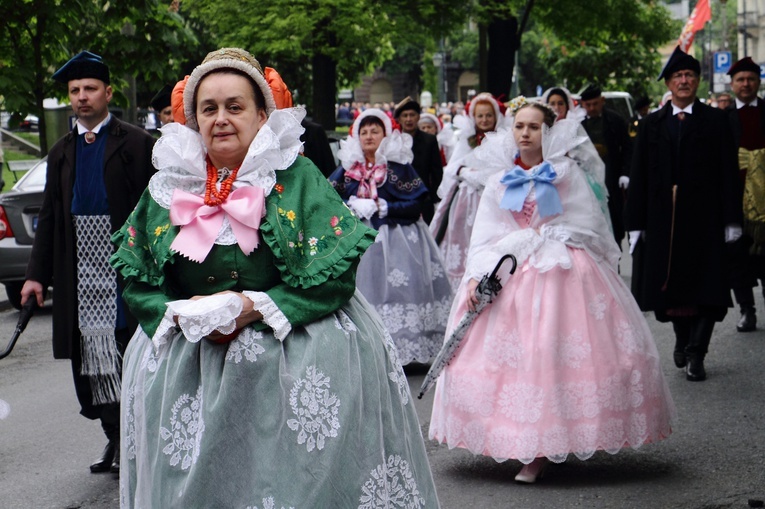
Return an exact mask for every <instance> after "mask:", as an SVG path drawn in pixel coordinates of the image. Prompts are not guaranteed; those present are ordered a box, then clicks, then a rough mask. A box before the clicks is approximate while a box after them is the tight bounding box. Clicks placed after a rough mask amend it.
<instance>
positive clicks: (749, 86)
mask: <svg viewBox="0 0 765 509" xmlns="http://www.w3.org/2000/svg"><path fill="white" fill-rule="evenodd" d="M728 74H729V75H730V77H731V88H732V90H733V94H734V95H735V96H736V98H735V106H733V105H731V107H730V108H729V109H728V110H727V113H728V120H729V121H730V126H731V131H732V133H733V141H734V143H735V146H736V148H737V149H738V152H739V157H738V163H739V166H738V170H739V172H738V174H739V177H740V178H741V183H742V184H743V186H742V188H743V212H744V225H743V226H744V234H743V235H742V236H741V238H740V239H739V240H738V241H736V242H735V243H733V244H732V245H731V257H732V260H731V261H732V263H731V287H732V288H733V295H734V296H735V297H736V302H737V303H738V305H739V306H740V307H741V318H740V319H739V321H738V323H737V324H736V329H737V330H738V331H739V332H750V331H753V330H755V328H756V325H757V316H756V314H755V310H754V292H753V291H752V288H753V287H755V286H757V280H758V279H759V280H760V282H761V283H762V284H763V291H764V292H765V213H763V211H765V101H763V100H762V99H760V98H758V97H757V91H758V90H759V88H760V66H759V65H757V64H756V63H755V62H753V61H752V59H751V57H745V58H742V59H741V60H739V61H738V62H736V63H735V64H733V65H732V66H731V68H730V70H729V71H728Z"/></svg>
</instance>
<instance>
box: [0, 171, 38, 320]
mask: <svg viewBox="0 0 765 509" xmlns="http://www.w3.org/2000/svg"><path fill="white" fill-rule="evenodd" d="M47 168H48V162H47V158H44V159H42V160H40V162H39V163H37V164H36V165H35V166H33V167H32V169H30V170H29V171H28V172H27V173H26V174H25V175H24V176H23V177H21V178H20V179H19V181H18V182H16V184H15V185H14V186H13V187H12V188H11V190H10V191H8V192H7V193H4V194H0V283H2V284H4V285H5V291H6V293H7V294H8V300H9V301H10V303H11V305H12V306H13V307H15V308H16V309H21V287H22V286H23V285H24V276H25V274H26V271H27V262H28V261H29V256H30V254H31V253H32V243H33V242H34V236H35V230H36V229H37V215H38V214H39V213H40V207H41V206H42V201H43V190H44V188H45V172H46V170H47Z"/></svg>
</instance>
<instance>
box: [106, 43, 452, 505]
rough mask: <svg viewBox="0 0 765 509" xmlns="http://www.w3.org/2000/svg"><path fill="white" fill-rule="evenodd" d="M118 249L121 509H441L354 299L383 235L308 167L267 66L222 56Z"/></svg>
mask: <svg viewBox="0 0 765 509" xmlns="http://www.w3.org/2000/svg"><path fill="white" fill-rule="evenodd" d="M183 101H184V112H185V115H186V125H181V124H178V123H175V124H169V125H168V126H166V127H163V128H162V137H161V138H160V140H159V141H158V143H157V145H156V148H155V151H154V157H153V161H154V164H155V165H156V166H157V169H158V170H159V171H158V173H157V174H156V176H155V178H153V179H152V181H151V183H150V185H149V189H148V190H147V192H146V193H145V194H144V196H143V198H142V199H141V202H140V203H139V205H138V206H137V208H136V210H135V211H134V212H133V214H132V215H131V217H130V219H129V220H128V222H127V223H126V224H125V226H124V227H123V228H122V229H121V230H120V232H118V233H117V234H116V235H115V237H114V239H113V240H114V242H115V243H116V245H117V248H118V249H117V252H116V254H115V255H114V256H113V258H112V263H113V265H114V266H115V267H116V268H117V269H118V270H119V271H120V272H121V273H122V275H123V276H124V278H125V281H126V283H125V288H124V297H125V301H126V302H127V303H128V305H129V306H130V309H131V310H132V311H133V312H134V314H135V316H136V317H137V318H138V319H139V322H140V324H141V327H140V328H139V330H138V332H137V333H136V336H135V337H134V338H133V340H132V341H131V343H130V345H129V348H128V351H127V352H126V354H125V363H124V379H123V384H124V385H123V393H122V397H123V416H122V427H123V434H122V437H123V440H122V454H123V455H122V476H121V479H120V495H121V502H122V505H123V507H241V508H245V507H252V508H255V507H257V508H264V507H364V508H373V507H387V506H386V503H388V502H386V501H390V500H396V504H397V507H412V508H420V507H422V508H425V507H438V499H437V497H436V493H435V488H434V486H433V480H432V476H431V472H430V468H429V466H428V463H427V457H426V455H425V449H424V446H423V442H422V436H421V433H420V428H419V424H418V421H417V417H416V414H415V411H414V408H413V406H412V401H411V397H410V394H409V388H408V385H407V383H406V379H405V378H404V375H403V372H402V370H401V365H400V362H399V361H398V359H397V357H396V350H395V348H394V347H393V343H392V341H391V338H390V336H389V335H388V334H387V333H386V332H385V329H384V327H383V326H382V325H381V323H380V320H379V318H378V317H377V315H376V314H375V312H374V311H373V310H371V308H370V307H369V306H368V304H367V303H366V302H365V301H364V299H363V297H361V296H360V295H359V294H358V293H357V292H356V291H355V271H356V267H357V265H358V263H359V258H360V257H361V255H362V254H363V252H364V250H365V249H366V248H367V247H368V246H369V245H370V244H371V243H372V242H373V240H374V231H373V230H371V229H370V228H367V227H366V226H364V225H363V224H361V223H360V222H359V221H358V220H357V219H356V218H355V217H354V216H353V215H352V214H351V213H350V211H349V210H348V208H347V207H346V206H345V205H344V204H343V203H342V201H341V200H340V198H339V197H338V196H337V194H336V193H335V192H334V190H333V189H332V187H330V186H329V184H328V183H327V181H326V180H325V179H324V178H323V176H322V174H321V173H320V172H319V171H318V169H317V168H316V167H315V166H314V165H313V163H311V162H310V161H309V160H308V159H307V158H305V157H302V156H300V155H299V153H300V149H301V144H300V141H299V136H300V134H301V133H302V130H303V129H302V128H301V127H300V120H301V119H302V117H303V115H304V112H303V111H302V110H300V109H292V108H289V109H283V110H276V109H275V102H274V97H273V94H272V91H271V88H270V87H269V82H268V81H267V80H266V79H265V78H264V75H263V73H262V72H261V69H260V66H259V64H258V62H257V61H256V60H255V59H254V58H253V57H252V56H251V55H250V54H249V53H247V52H245V51H243V50H239V49H231V48H229V49H222V50H218V51H215V52H212V53H210V54H209V55H208V56H207V58H206V59H205V61H204V62H203V63H202V64H201V65H200V66H198V67H197V68H196V69H195V70H194V72H193V73H192V74H191V76H190V78H189V80H188V82H187V84H186V88H185V90H184V94H183Z"/></svg>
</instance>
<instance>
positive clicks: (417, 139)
mask: <svg viewBox="0 0 765 509" xmlns="http://www.w3.org/2000/svg"><path fill="white" fill-rule="evenodd" d="M393 116H394V118H395V119H396V122H398V123H399V125H400V126H401V131H402V132H404V133H406V134H408V135H410V136H411V137H412V152H413V153H414V160H413V161H412V166H413V167H414V169H415V171H416V172H417V174H418V175H419V176H420V178H421V179H422V181H423V182H424V183H425V187H427V188H428V195H429V199H428V203H426V204H425V205H424V206H423V209H422V218H423V219H424V220H425V222H426V223H428V224H430V220H431V219H433V213H434V211H435V204H436V203H438V202H439V198H438V193H437V191H438V186H440V185H441V180H442V179H443V177H444V167H443V166H441V153H440V152H439V149H438V140H437V139H436V137H435V136H433V135H432V134H428V133H426V132H423V131H422V130H420V127H419V122H420V104H419V103H418V102H417V101H415V100H414V99H412V98H411V97H406V98H405V99H404V100H403V101H401V102H400V103H398V104H397V105H396V109H395V110H394V112H393Z"/></svg>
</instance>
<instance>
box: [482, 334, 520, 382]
mask: <svg viewBox="0 0 765 509" xmlns="http://www.w3.org/2000/svg"><path fill="white" fill-rule="evenodd" d="M483 355H484V357H485V358H486V359H487V360H488V361H489V369H491V370H492V371H495V372H496V371H498V370H499V369H500V368H503V367H510V368H517V367H518V362H519V361H520V360H521V358H522V357H523V345H522V344H521V337H520V334H519V333H518V329H513V330H508V329H505V328H501V329H493V331H492V333H490V334H488V335H487V336H486V340H485V341H484V343H483Z"/></svg>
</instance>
